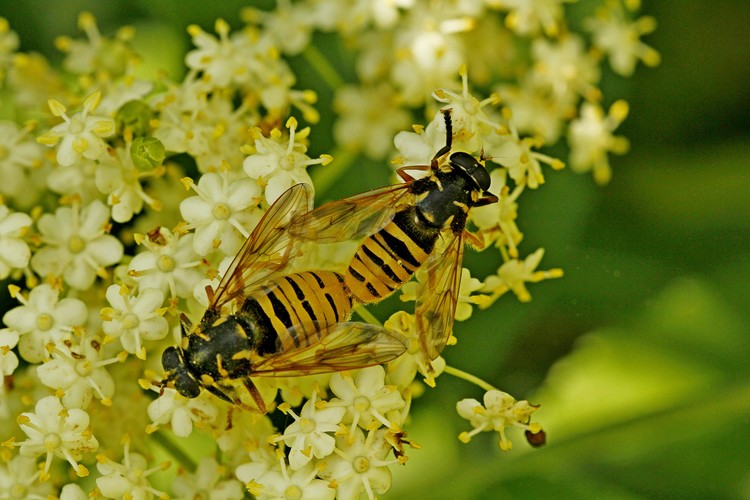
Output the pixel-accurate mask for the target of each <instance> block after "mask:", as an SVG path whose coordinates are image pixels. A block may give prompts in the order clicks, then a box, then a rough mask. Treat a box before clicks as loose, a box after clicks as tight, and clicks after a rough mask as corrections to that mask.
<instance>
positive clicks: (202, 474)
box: [171, 457, 244, 500]
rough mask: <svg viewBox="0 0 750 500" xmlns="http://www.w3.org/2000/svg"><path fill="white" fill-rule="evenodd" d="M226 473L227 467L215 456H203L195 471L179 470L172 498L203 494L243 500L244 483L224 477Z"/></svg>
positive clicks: (183, 499)
mask: <svg viewBox="0 0 750 500" xmlns="http://www.w3.org/2000/svg"><path fill="white" fill-rule="evenodd" d="M226 475H227V472H226V468H225V467H223V466H221V465H219V464H218V463H217V462H216V460H215V459H214V458H213V457H203V458H202V459H201V461H200V462H198V467H197V468H196V470H195V472H194V473H187V472H186V471H185V470H183V469H179V470H178V471H177V477H175V479H174V481H173V482H172V493H173V495H172V496H171V498H174V499H175V500H195V499H196V496H198V495H202V497H203V498H206V499H209V498H210V499H216V500H241V499H242V498H243V497H244V491H243V487H242V483H240V482H239V481H238V480H236V479H231V478H230V479H224V478H225V477H226ZM199 492H200V493H199Z"/></svg>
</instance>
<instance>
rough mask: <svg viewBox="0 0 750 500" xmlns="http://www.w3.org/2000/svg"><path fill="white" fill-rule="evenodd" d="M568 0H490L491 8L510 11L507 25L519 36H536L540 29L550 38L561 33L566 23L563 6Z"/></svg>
mask: <svg viewBox="0 0 750 500" xmlns="http://www.w3.org/2000/svg"><path fill="white" fill-rule="evenodd" d="M566 1H568V0H488V1H487V3H488V4H489V5H490V6H497V7H501V8H502V9H503V10H507V11H508V15H507V16H506V17H505V25H506V26H507V27H508V29H510V30H512V31H514V32H515V33H518V34H519V35H536V34H537V33H538V32H539V31H540V29H542V30H544V33H545V34H546V35H548V36H555V35H557V33H558V32H559V24H560V23H562V22H564V14H565V13H564V11H563V6H562V4H563V3H564V2H566Z"/></svg>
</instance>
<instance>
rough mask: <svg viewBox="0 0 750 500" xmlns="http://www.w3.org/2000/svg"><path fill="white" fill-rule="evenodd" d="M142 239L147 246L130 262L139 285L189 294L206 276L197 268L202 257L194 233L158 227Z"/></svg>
mask: <svg viewBox="0 0 750 500" xmlns="http://www.w3.org/2000/svg"><path fill="white" fill-rule="evenodd" d="M136 241H139V240H138V239H137V240H136ZM140 243H142V245H143V247H144V249H143V250H142V251H141V252H140V253H139V254H138V255H136V256H135V257H133V260H131V261H130V264H129V265H128V274H129V275H130V276H131V277H132V278H133V280H135V281H136V282H137V283H138V286H139V287H140V288H142V289H145V288H156V289H157V290H161V291H163V292H166V291H169V294H170V295H171V296H172V297H188V296H190V295H191V294H192V291H193V287H194V286H195V285H196V284H197V283H198V281H200V280H201V279H202V278H203V275H202V274H201V272H200V271H199V270H198V269H196V268H197V267H198V266H199V265H200V264H201V260H200V257H199V256H198V254H196V253H195V251H194V250H193V235H192V234H186V235H180V234H178V233H172V232H171V231H169V230H168V229H167V228H165V227H159V228H157V229H155V230H153V231H151V232H150V233H148V235H146V238H143V239H142V240H140Z"/></svg>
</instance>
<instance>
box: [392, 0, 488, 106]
mask: <svg viewBox="0 0 750 500" xmlns="http://www.w3.org/2000/svg"><path fill="white" fill-rule="evenodd" d="M474 24H475V23H474V21H473V20H472V19H470V18H468V17H465V16H454V15H453V13H452V12H451V11H450V9H449V8H441V6H433V5H428V4H423V3H419V4H416V5H415V7H414V8H412V9H411V10H410V11H409V15H408V16H407V17H406V18H405V20H404V22H403V23H402V25H401V27H400V28H401V29H398V30H395V34H394V35H393V41H392V43H393V45H394V49H393V51H394V52H395V53H397V54H398V57H393V56H391V61H389V63H390V64H391V67H390V78H391V81H392V82H393V83H394V85H395V86H396V87H397V88H398V90H399V94H400V95H401V96H402V98H403V99H404V101H405V102H406V103H408V104H410V105H419V104H422V103H424V102H425V100H426V98H427V97H428V96H429V95H430V94H431V93H432V92H433V90H434V89H435V88H439V87H441V86H443V85H444V83H445V82H449V81H452V80H453V78H454V76H455V75H456V73H458V71H459V69H460V68H461V65H462V64H464V60H465V58H464V55H463V52H464V51H465V50H467V49H466V47H464V45H463V43H462V40H461V37H460V36H459V34H460V33H462V32H465V31H469V30H471V29H472V28H473V26H474Z"/></svg>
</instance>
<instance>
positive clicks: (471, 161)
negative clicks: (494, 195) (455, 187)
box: [450, 151, 490, 194]
mask: <svg viewBox="0 0 750 500" xmlns="http://www.w3.org/2000/svg"><path fill="white" fill-rule="evenodd" d="M450 165H451V167H453V169H454V171H456V172H458V173H459V174H461V175H462V176H463V177H464V178H465V179H466V180H467V181H469V182H470V183H471V184H472V185H473V187H474V188H475V189H476V190H477V191H481V192H483V193H485V194H489V193H487V190H488V189H489V188H490V174H489V172H487V169H486V168H485V167H484V165H482V164H481V163H479V160H477V159H476V158H474V157H473V156H471V155H470V154H469V153H464V152H461V151H459V152H457V153H453V154H452V155H451V156H450Z"/></svg>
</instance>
